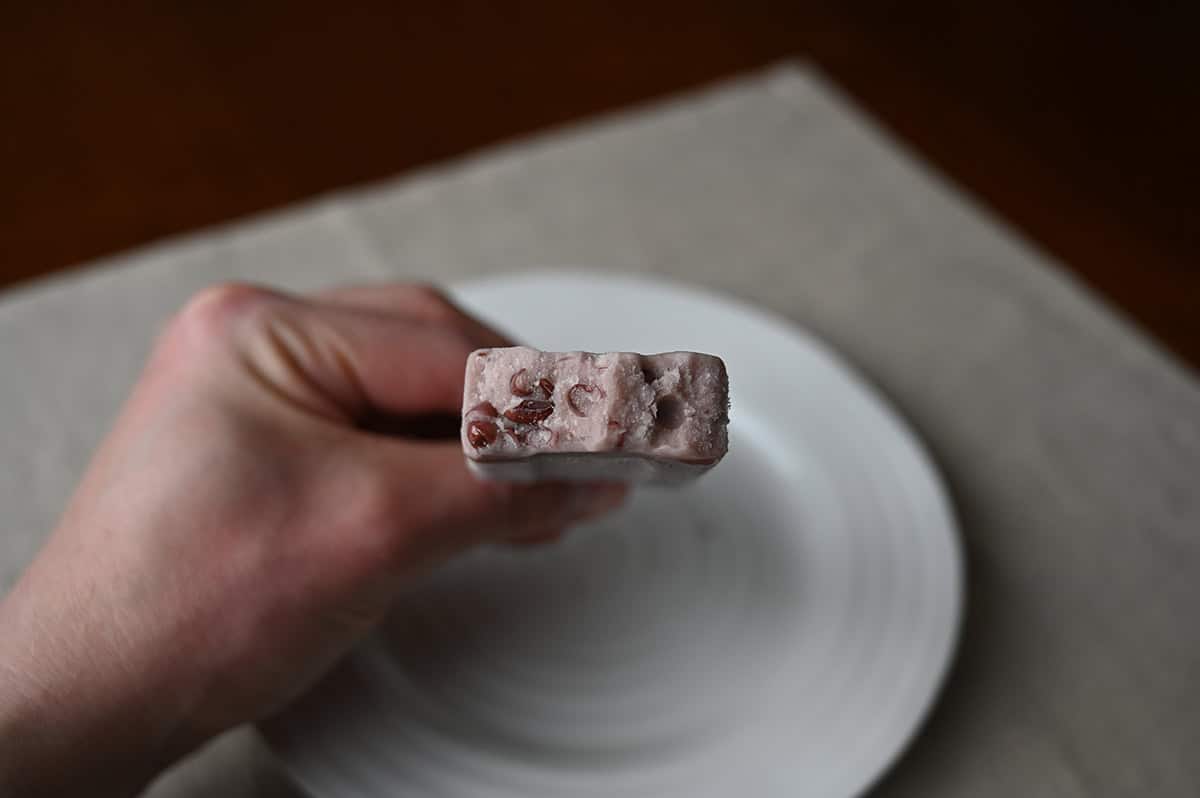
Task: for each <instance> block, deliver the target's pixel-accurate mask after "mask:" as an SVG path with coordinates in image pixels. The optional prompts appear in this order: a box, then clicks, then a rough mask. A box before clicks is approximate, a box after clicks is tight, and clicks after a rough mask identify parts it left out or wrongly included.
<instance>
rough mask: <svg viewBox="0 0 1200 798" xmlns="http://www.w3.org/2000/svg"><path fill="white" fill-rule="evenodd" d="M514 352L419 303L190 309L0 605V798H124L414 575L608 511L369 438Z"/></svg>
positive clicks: (426, 295)
mask: <svg viewBox="0 0 1200 798" xmlns="http://www.w3.org/2000/svg"><path fill="white" fill-rule="evenodd" d="M506 344H507V342H506V341H504V340H503V339H502V338H501V337H500V336H499V335H497V334H496V333H495V332H493V331H491V330H489V329H487V328H486V327H484V326H483V325H482V324H480V323H479V322H477V321H475V320H473V319H471V318H469V317H467V316H466V315H464V314H463V313H461V312H460V311H459V310H457V309H456V308H454V307H453V306H452V305H451V304H450V303H449V302H447V301H446V300H445V299H444V298H443V297H442V296H441V295H440V294H437V293H436V292H433V291H431V290H429V289H426V288H422V287H414V286H392V287H378V288H361V289H349V290H343V291H338V292H333V293H330V294H326V295H323V296H321V297H318V298H315V299H301V298H296V297H291V296H287V295H283V294H279V293H274V292H270V291H266V290H263V289H258V288H252V287H248V286H223V287H218V288H214V289H210V290H208V291H206V292H204V293H202V294H200V295H199V296H198V297H196V298H195V299H194V300H193V301H192V302H190V303H189V304H188V305H187V307H186V308H185V309H184V310H183V311H182V312H181V313H179V314H178V315H177V316H176V317H175V318H174V319H173V320H172V321H171V322H170V324H169V325H168V327H167V329H166V331H165V332H164V334H163V335H162V337H161V339H160V340H159V342H158V344H157V346H156V347H155V350H154V352H153V354H152V355H151V357H150V360H149V363H148V364H147V367H146V370H145V372H144V374H143V376H142V378H141V380H140V382H139V383H138V385H137V386H136V387H135V389H134V391H133V394H132V396H131V397H130V399H129V401H128V403H127V405H126V407H125V408H124V410H123V411H122V413H121V415H120V417H119V419H118V421H117V423H116V426H115V428H114V429H113V431H112V432H111V434H110V436H109V437H108V439H107V440H106V441H105V442H104V444H103V445H102V446H101V448H100V450H99V451H98V453H97V454H96V456H95V459H94V461H93V462H92V464H91V466H90V467H89V470H88V472H87V474H86V475H85V477H84V479H83V482H82V484H81V485H80V486H79V488H78V491H77V492H76V494H75V496H74V497H73V499H72V500H71V502H70V505H69V507H68V509H67V511H66V513H65V515H64V517H63V520H62V521H61V524H60V526H59V527H58V529H57V530H55V532H54V534H53V535H52V536H51V537H50V539H49V541H48V542H47V543H46V545H45V547H44V548H43V550H42V551H41V552H40V553H39V555H38V557H37V558H36V560H35V561H34V563H33V564H32V565H31V566H30V567H29V569H28V570H27V571H26V573H25V574H24V575H23V576H22V578H21V580H20V581H19V583H18V584H17V586H16V587H15V588H14V589H13V591H12V592H11V593H10V595H9V596H8V597H7V598H6V599H5V601H4V603H3V604H0V794H4V795H8V794H10V790H11V791H12V792H14V793H18V794H21V795H33V794H39V793H45V794H51V793H53V794H55V795H61V794H63V793H64V792H68V791H70V790H71V789H74V788H78V787H80V786H82V785H86V792H87V794H88V795H98V794H114V793H128V792H131V791H135V790H136V789H139V788H140V787H141V786H143V785H144V784H145V783H146V781H147V780H148V779H149V778H150V777H151V776H152V775H153V774H154V773H155V772H156V771H157V770H158V769H160V768H161V767H163V766H165V765H166V764H168V763H169V762H171V761H172V760H174V759H175V758H177V757H179V756H180V755H182V754H183V753H185V752H186V751H188V750H190V749H191V748H193V747H195V746H196V745H198V744H199V743H201V742H202V741H204V740H206V739H207V738H209V737H211V736H213V735H215V734H217V733H219V732H221V731H223V730H225V729H228V728H230V727H232V726H234V725H237V724H240V723H243V722H246V721H253V720H257V719H260V718H263V717H265V716H268V715H270V714H272V713H274V712H276V711H277V710H279V709H280V708H281V707H283V706H284V705H285V704H286V703H287V702H288V701H289V700H291V699H292V698H294V697H295V696H296V695H297V694H298V693H300V692H301V691H303V690H304V689H305V688H306V687H307V686H309V685H310V684H311V683H312V682H313V681H314V680H315V679H316V678H317V677H318V676H319V675H321V674H322V673H323V672H324V671H326V670H327V669H328V668H329V666H330V665H331V664H332V663H333V662H334V661H335V660H336V659H337V658H338V657H339V656H340V655H341V654H342V653H343V652H345V651H346V649H347V648H348V647H349V646H350V645H351V644H352V643H353V642H354V641H356V640H358V639H359V638H361V637H362V636H363V635H364V634H365V633H366V632H367V631H368V630H369V629H370V628H371V627H372V625H373V624H374V623H375V622H376V621H378V620H379V619H380V618H381V616H382V615H383V614H384V613H385V612H386V611H387V609H388V605H389V602H390V601H391V600H392V598H393V596H394V595H395V594H396V593H397V592H398V589H399V588H400V587H401V586H402V584H403V582H404V580H405V577H407V576H410V575H412V574H414V573H415V572H418V571H420V570H422V569H426V568H429V567H431V566H432V565H434V564H436V563H438V562H439V561H441V560H443V559H445V558H446V557H448V556H450V555H452V554H454V553H455V552H458V551H461V550H463V549H464V548H466V547H468V546H471V545H474V544H478V543H484V542H500V541H531V540H532V541H538V540H546V539H553V538H554V537H556V536H557V535H558V534H560V533H561V532H562V530H563V529H564V528H565V527H566V526H567V525H568V524H570V523H572V522H574V521H578V520H581V519H584V518H587V517H590V516H593V515H596V514H599V513H602V512H604V511H606V510H608V509H611V508H613V507H615V506H616V505H617V504H619V503H620V502H621V500H622V498H623V494H624V489H623V488H621V487H620V486H575V487H571V486H567V485H556V484H546V485H534V486H519V487H518V486H512V485H503V484H489V483H484V482H480V481H477V480H476V479H474V478H472V476H471V475H470V474H469V472H468V471H467V470H466V468H465V466H464V461H463V456H462V453H461V450H460V444H459V443H458V440H457V438H456V439H455V440H454V441H429V440H414V439H402V438H396V437H384V436H381V435H378V434H373V433H372V432H370V431H368V430H367V429H365V428H364V427H365V426H366V425H367V424H369V423H371V420H372V419H379V418H381V417H390V418H392V419H396V418H401V419H403V418H411V417H414V416H423V415H426V414H431V413H457V412H458V409H459V406H460V403H461V396H462V387H463V386H462V375H463V364H464V362H465V359H466V356H467V354H468V353H469V352H470V351H471V350H472V349H476V348H479V347H484V346H503V345H506Z"/></svg>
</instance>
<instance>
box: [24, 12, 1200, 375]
mask: <svg viewBox="0 0 1200 798" xmlns="http://www.w3.org/2000/svg"><path fill="white" fill-rule="evenodd" d="M1198 7H1200V6H1198V5H1197V4H1194V3H1184V2H1178V3H1162V2H1160V3H1155V2H1141V3H1133V2H1130V3H1115V2H1114V3H1105V2H1065V3H1059V4H1052V3H1046V2H1028V1H1027V0H1010V1H1009V2H991V1H990V0H980V1H979V2H920V0H910V1H909V2H879V3H864V2H846V3H837V4H832V3H831V4H802V3H768V2H755V1H754V0H745V1H743V2H736V3H735V2H713V1H712V0H687V1H686V2H685V1H684V0H664V1H663V2H657V3H655V2H598V1H594V0H575V1H574V2H556V1H555V0H533V1H532V2H504V3H495V2H491V3H483V2H476V3H470V2H438V1H437V0H434V2H428V1H426V2H410V3H400V2H383V1H382V0H380V1H379V2H364V3H352V2H344V3H329V2H320V1H319V0H289V1H288V2H283V1H279V2H259V3H226V2H206V3H200V2H195V3H175V4H172V3H165V2H148V1H144V2H130V3H123V4H119V5H118V4H109V3H104V4H101V3H95V4H90V5H88V4H83V3H80V4H71V3H54V2H28V3H23V4H20V3H6V4H4V5H3V7H2V8H0V180H2V183H0V285H2V284H6V283H12V282H15V281H19V280H23V279H26V278H30V277H34V276H36V275H40V274H45V273H47V272H51V271H54V270H57V269H62V268H64V267H67V266H70V265H72V264H75V263H77V262H79V261H81V260H83V259H86V258H91V257H94V256H96V255H101V254H104V253H108V252H112V251H114V250H119V249H122V248H124V247H129V246H131V245H134V244H138V243H141V242H144V241H149V240H152V239H155V238H158V237H160V236H164V235H168V234H171V233H176V232H179V231H182V230H188V229H191V228H195V227H198V226H202V225H207V224H212V223H214V222H218V221H221V220H224V219H229V218H232V217H235V216H239V215H242V214H246V213H249V212H252V211H256V210H259V209H262V208H268V207H272V206H276V205H280V204H282V203H286V202H290V201H292V200H296V199H298V198H301V197H305V196H308V195H311V194H313V193H315V192H320V191H325V190H327V189H331V188H335V187H338V186H344V185H347V184H351V183H355V182H359V181H363V180H370V179H374V178H379V177H383V176H386V175H391V174H394V173H397V172H400V171H403V170H406V169H410V168H412V167H414V166H416V165H418V164H423V163H428V162H430V161H434V160H438V159H442V158H446V157H448V156H452V155H455V154H457V153H461V152H464V151H466V150H469V149H473V148H476V147H479V146H480V145H484V144H487V143H489V142H493V141H496V140H499V139H505V138H510V137H513V136H519V135H521V134H523V133H527V132H529V131H532V130H537V129H539V128H542V127H545V126H547V125H552V124H556V123H561V122H563V121H566V120H571V119H576V118H578V117H581V116H586V115H589V114H594V113H597V112H600V111H604V110H608V109H612V108H615V107H619V106H622V105H626V104H629V103H632V102H637V101H641V100H645V99H648V98H652V97H655V96H658V95H662V94H665V93H668V92H673V91H677V90H679V89H683V88H687V87H691V86H695V85H698V84H702V83H704V82H707V81H711V80H713V79H715V78H719V77H721V76H725V75H729V74H731V73H735V72H737V71H740V70H746V69H749V68H753V67H756V66H760V65H762V64H766V63H768V62H771V61H773V60H776V59H779V58H782V57H804V58H808V59H811V60H813V61H814V62H816V63H817V64H818V65H820V66H821V67H822V68H823V69H824V70H825V71H826V72H827V73H828V74H829V75H830V76H831V77H832V78H833V79H834V80H835V81H836V82H837V83H839V84H840V85H841V86H842V87H843V88H844V89H845V90H846V91H847V92H849V93H850V94H851V95H852V96H853V97H855V98H856V99H857V100H858V101H859V102H860V103H861V104H862V105H863V106H864V107H865V108H867V109H868V110H869V111H870V112H871V113H872V114H874V115H875V116H876V117H877V118H878V119H879V120H881V121H882V122H883V123H884V124H885V125H886V126H887V127H888V128H890V129H891V130H892V131H893V132H894V133H895V134H897V135H898V136H899V137H900V138H902V139H903V140H905V141H907V142H908V143H909V145H910V146H912V147H913V148H914V149H915V150H916V151H918V152H919V153H921V154H922V155H923V156H924V157H925V158H926V159H928V160H929V161H931V162H932V163H934V164H935V165H937V166H938V167H939V168H940V169H942V170H943V171H944V172H945V173H947V174H949V175H950V176H951V177H952V178H953V179H954V180H955V181H957V182H958V183H959V184H961V185H963V186H965V187H967V188H968V189H969V190H970V191H972V192H974V193H975V194H976V195H977V196H978V197H980V198H981V199H982V200H983V201H984V202H985V203H986V204H988V205H990V206H992V207H993V208H995V209H997V210H998V211H999V212H1000V214H1002V215H1003V216H1005V217H1007V218H1008V219H1009V220H1010V221H1011V222H1012V223H1013V224H1014V225H1015V226H1017V227H1018V228H1020V229H1021V230H1023V231H1024V232H1025V233H1026V234H1027V235H1028V236H1030V237H1031V238H1032V239H1034V240H1035V241H1037V242H1039V243H1040V245H1041V246H1042V247H1044V248H1045V249H1047V250H1049V251H1050V252H1052V253H1053V254H1055V255H1057V256H1058V257H1059V258H1061V259H1062V260H1064V261H1065V262H1066V263H1067V264H1068V265H1069V266H1070V267H1071V268H1072V269H1073V270H1074V271H1075V272H1076V273H1077V274H1079V275H1081V276H1082V278H1083V279H1085V280H1086V281H1087V282H1089V283H1091V284H1092V285H1093V286H1095V287H1097V288H1098V289H1099V290H1100V291H1101V292H1103V293H1104V294H1106V295H1108V296H1109V297H1110V298H1112V299H1113V300H1114V301H1115V302H1116V303H1117V304H1119V305H1121V306H1123V307H1124V308H1125V309H1126V310H1127V311H1128V312H1129V313H1130V314H1132V315H1133V316H1135V317H1136V318H1138V319H1139V320H1140V321H1141V322H1142V323H1143V324H1144V325H1145V326H1146V327H1147V328H1149V329H1150V330H1151V331H1153V332H1154V333H1155V334H1156V335H1157V336H1158V337H1159V338H1160V339H1161V340H1163V341H1164V342H1166V343H1167V344H1168V345H1169V346H1171V347H1173V348H1174V349H1175V350H1176V351H1177V352H1179V353H1181V354H1183V355H1184V356H1185V357H1186V358H1187V359H1189V360H1191V362H1192V363H1194V364H1197V363H1200V267H1198V264H1200V202H1198V201H1197V198H1196V197H1197V184H1198V183H1200V157H1198V156H1197V155H1196V153H1195V150H1196V149H1197V147H1198V146H1200V56H1198V55H1197V53H1198V52H1200V46H1198V43H1197V37H1198V36H1200V13H1198V12H1197V11H1196V10H1194V9H1196V8H1198Z"/></svg>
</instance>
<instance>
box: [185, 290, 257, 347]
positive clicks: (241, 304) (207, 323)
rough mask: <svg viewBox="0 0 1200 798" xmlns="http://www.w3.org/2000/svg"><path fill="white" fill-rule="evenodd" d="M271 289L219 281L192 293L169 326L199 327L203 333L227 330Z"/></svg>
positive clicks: (255, 305) (255, 306)
mask: <svg viewBox="0 0 1200 798" xmlns="http://www.w3.org/2000/svg"><path fill="white" fill-rule="evenodd" d="M271 296H273V294H272V292H270V291H269V290H267V289H265V288H262V287H260V286H256V285H250V284H247V283H232V282H231V283H218V284H216V285H212V286H209V287H207V288H204V289H202V290H200V291H199V292H197V293H196V294H194V295H193V296H192V298H191V299H189V300H188V301H187V303H186V304H184V306H183V308H182V309H181V310H180V311H179V313H178V314H177V315H176V317H175V319H174V323H173V325H172V326H174V327H182V328H185V329H198V330H199V331H201V332H202V333H204V334H205V335H214V334H215V335H221V334H224V333H227V332H229V330H230V329H231V327H232V326H233V323H234V322H235V321H236V320H237V319H239V318H241V317H242V316H243V315H244V314H246V313H248V312H249V311H251V310H252V309H254V308H258V307H261V306H262V305H263V304H264V303H265V301H266V300H267V299H268V298H270V297H271Z"/></svg>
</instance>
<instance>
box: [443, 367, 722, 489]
mask: <svg viewBox="0 0 1200 798" xmlns="http://www.w3.org/2000/svg"><path fill="white" fill-rule="evenodd" d="M728 409H729V380H728V377H727V375H726V372H725V364H724V363H723V362H722V361H721V359H720V358H719V357H714V356H713V355H702V354H698V353H696V352H667V353H664V354H660V355H638V354H634V353H632V352H605V353H599V354H598V353H593V352H540V351H538V350H536V349H529V348H526V347H519V346H518V347H510V348H502V349H501V348H498V349H479V350H476V351H475V352H472V353H471V355H470V357H468V358H467V373H466V382H465V386H464V388H463V414H462V446H463V452H464V453H465V454H466V456H467V460H468V463H469V464H470V466H471V468H472V470H474V471H475V472H476V473H477V474H478V475H480V476H482V477H485V478H488V479H498V480H507V481H536V480H589V481H593V480H594V481H620V482H662V483H670V482H682V481H685V480H687V479H691V478H694V477H696V476H698V475H699V474H702V473H704V472H705V471H707V470H708V469H710V468H712V467H713V466H714V465H716V464H717V462H718V461H720V459H721V458H722V457H724V456H725V451H726V449H727V448H728V433H727V429H726V428H727V426H728V424H729V413H728Z"/></svg>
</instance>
